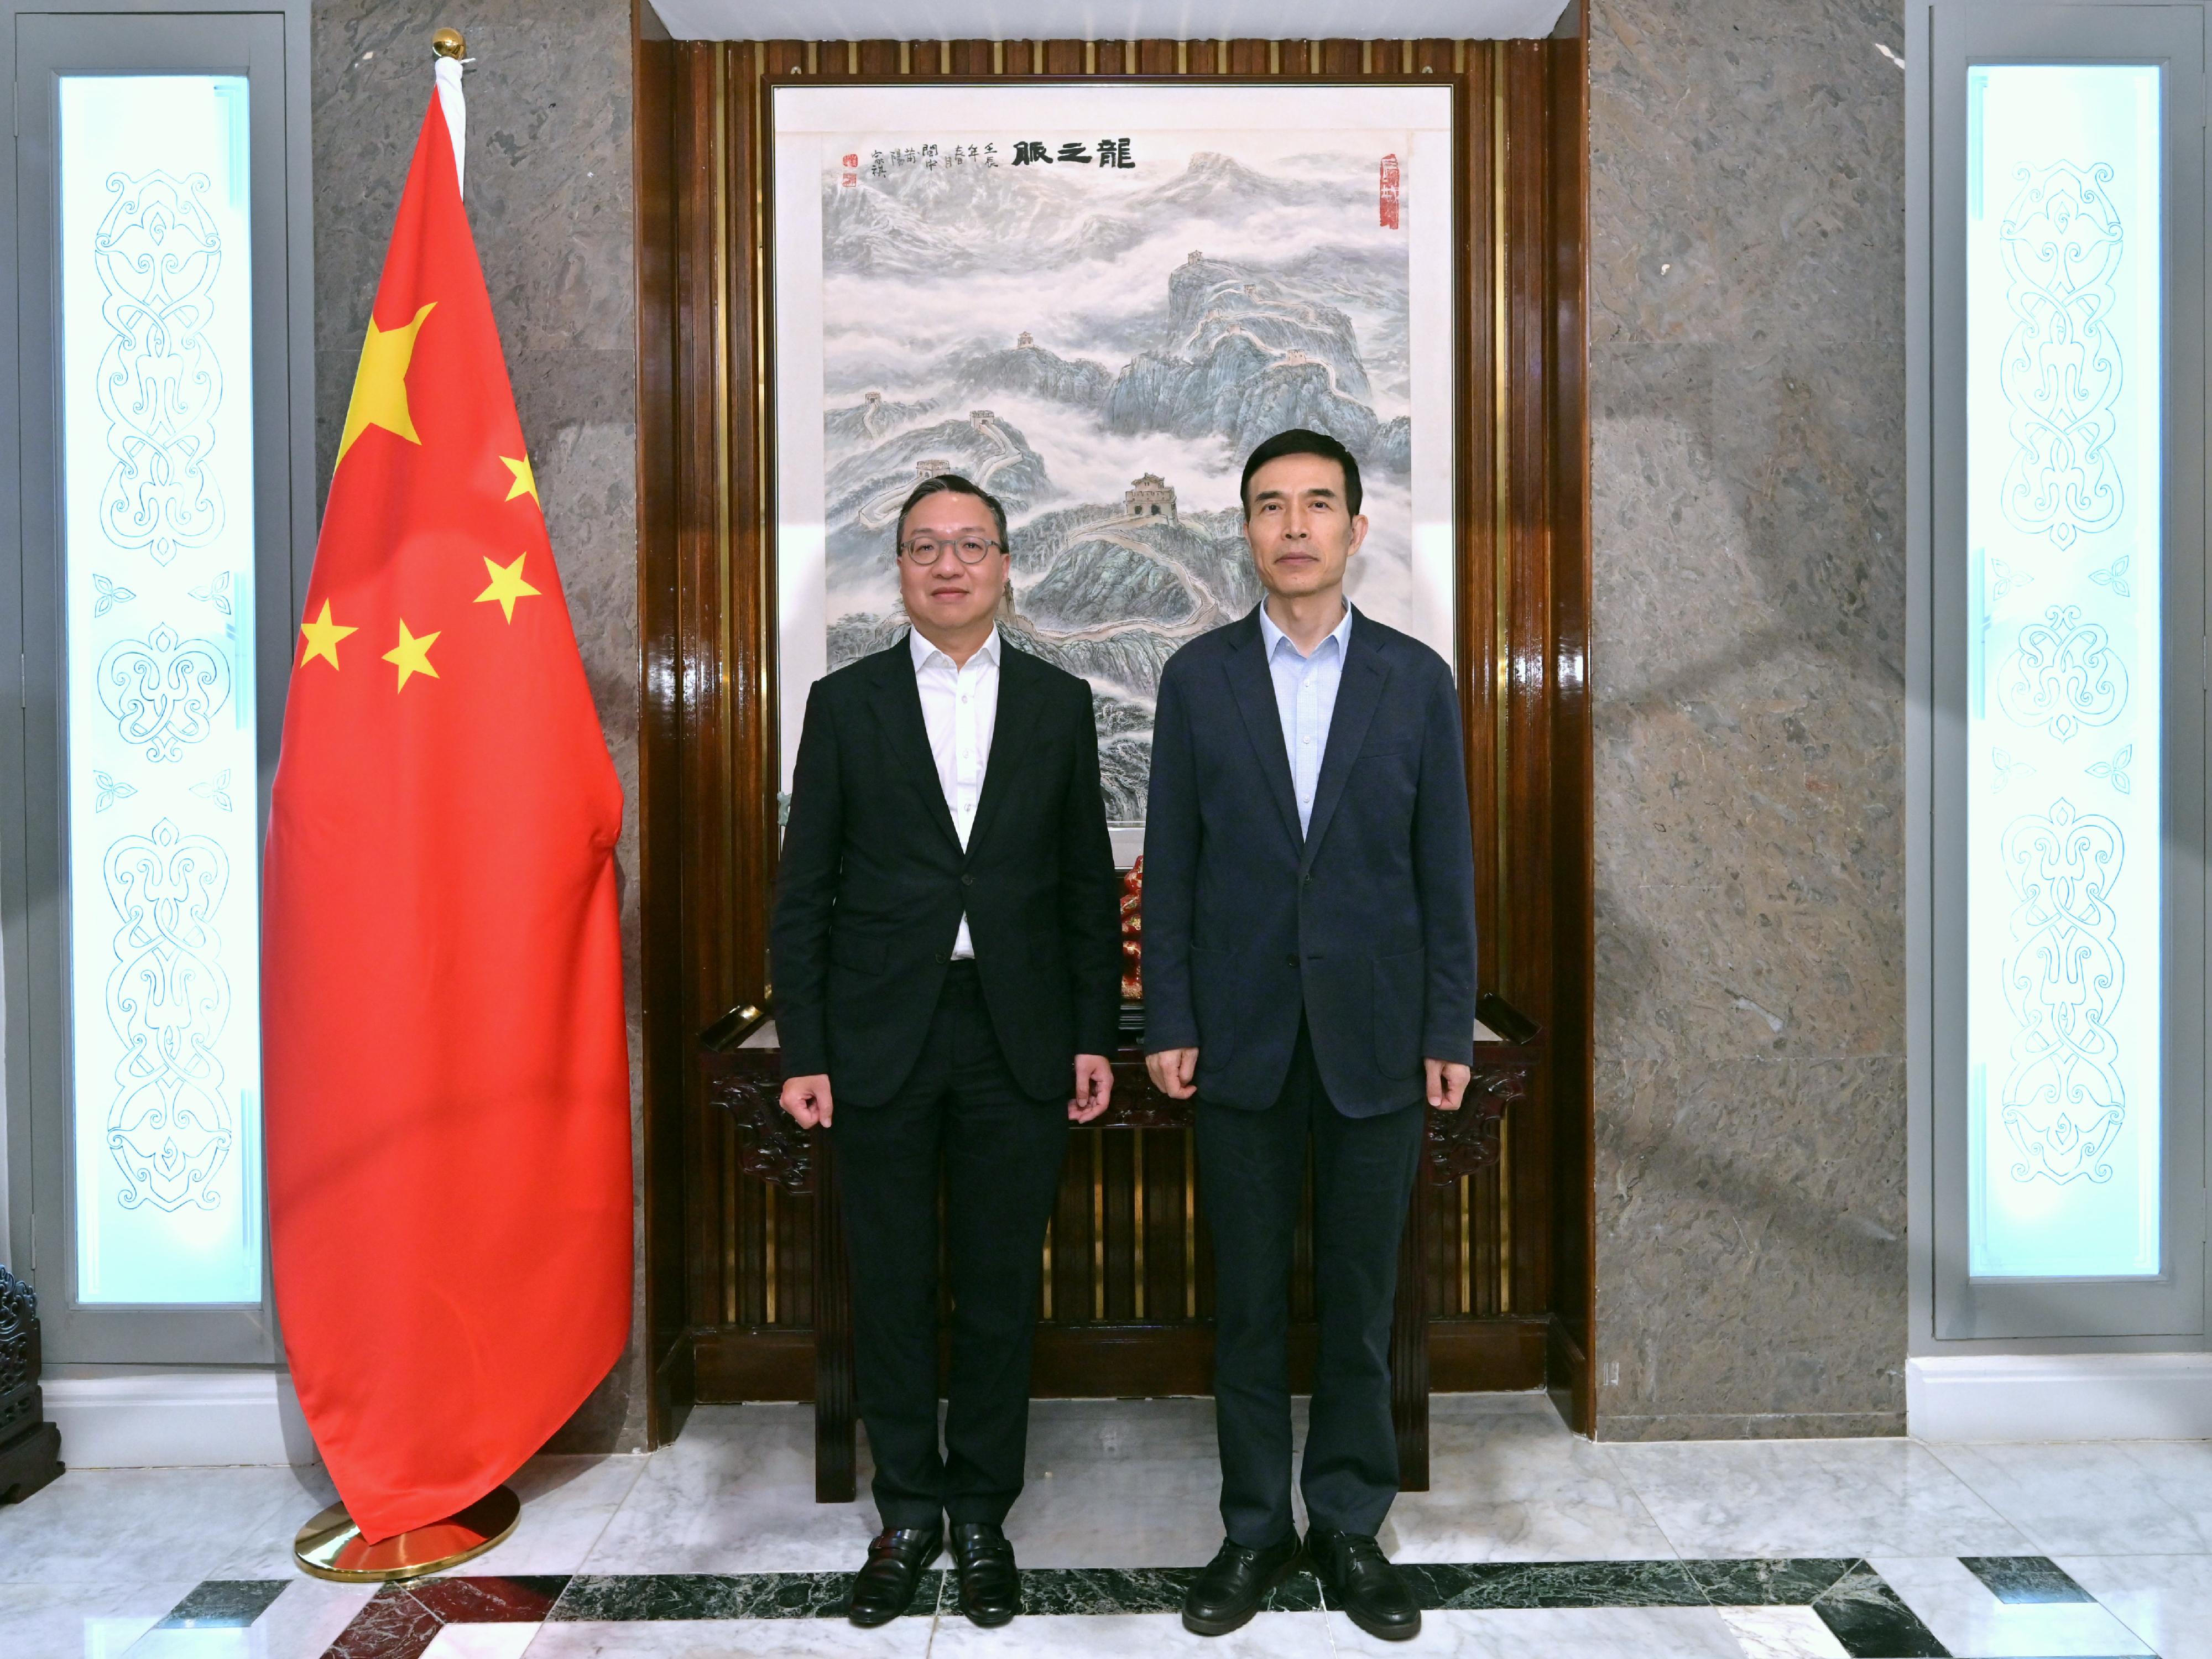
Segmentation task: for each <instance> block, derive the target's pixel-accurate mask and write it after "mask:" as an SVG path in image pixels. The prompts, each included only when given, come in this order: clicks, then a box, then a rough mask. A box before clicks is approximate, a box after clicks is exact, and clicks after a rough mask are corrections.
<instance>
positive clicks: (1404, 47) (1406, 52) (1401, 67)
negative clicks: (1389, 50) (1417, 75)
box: [1398, 40, 1413, 75]
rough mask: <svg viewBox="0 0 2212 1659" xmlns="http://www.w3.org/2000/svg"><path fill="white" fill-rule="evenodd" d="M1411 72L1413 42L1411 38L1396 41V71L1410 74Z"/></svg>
mask: <svg viewBox="0 0 2212 1659" xmlns="http://www.w3.org/2000/svg"><path fill="white" fill-rule="evenodd" d="M1398 73H1399V74H1401V75H1411V74H1412V73H1413V42H1412V41H1411V40H1401V41H1400V42H1399V43H1398Z"/></svg>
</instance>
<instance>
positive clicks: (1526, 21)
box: [652, 0, 1568, 40]
mask: <svg viewBox="0 0 2212 1659" xmlns="http://www.w3.org/2000/svg"><path fill="white" fill-rule="evenodd" d="M652 5H653V10H654V12H656V13H657V14H658V15H659V18H660V21H662V22H663V23H665V24H666V25H667V26H668V32H669V33H671V34H672V35H674V36H675V37H676V38H677V39H678V40H1533V39H1541V37H1543V36H1545V35H1547V34H1549V33H1551V32H1552V28H1553V25H1555V24H1556V23H1557V22H1558V21H1559V18H1560V16H1561V15H1563V14H1564V13H1565V11H1566V9H1567V5H1568V0H1401V3H1400V4H1397V5H1394V6H1375V5H1369V4H1362V3H1360V0H1273V3H1261V0H1219V3H1217V4H1214V5H1209V6H1206V7H1202V8H1193V7H1191V6H1190V5H1188V4H1187V3H1184V0H1031V3H1029V4H1025V5H1024V4H1016V3H1014V0H923V3H921V4H919V5H915V4H911V3H906V0H829V3H827V4H823V3H815V0H652Z"/></svg>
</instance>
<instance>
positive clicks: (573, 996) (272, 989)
mask: <svg viewBox="0 0 2212 1659" xmlns="http://www.w3.org/2000/svg"><path fill="white" fill-rule="evenodd" d="M622 808H623V800H622V788H621V786H620V784H619V783H618V782H617V781H616V778H615V771H614V766H613V763H611V761H610V760H609V758H608V756H607V750H606V744H605V741H604V740H603V739H602V738H601V737H600V734H599V718H598V715H597V714H596V713H595V712H594V710H593V708H592V698H591V693H590V690H589V688H588V687H587V685H586V683H585V678H584V667H583V663H582V661H581V660H580V658H579V656H578V654H577V651H576V639H575V634H574V630H573V629H572V628H571V627H570V625H569V621H568V607H567V605H565V604H564V603H563V601H562V595H561V580H560V574H559V573H558V572H557V571H556V569H555V568H554V565H553V555H552V550H551V546H550V544H549V542H548V541H547V539H546V534H545V520H544V515H543V513H542V512H541V510H540V507H539V504H538V487H537V483H536V481H535V480H534V479H533V477H532V474H531V469H530V459H529V453H528V451H527V450H526V449H525V447H523V441H522V428H521V425H520V422H519V421H518V420H517V419H516V417H515V412H514V397H513V392H512V391H511V390H510V389H509V386H508V383H507V365H506V362H505V360H504V359H503V357H502V356H501V352H500V343H499V334H498V331H497V329H496V328H495V325H494V324H493V321H492V313H491V300H490V296H489V295H488V294H487V293H486V292H485V290H484V282H483V270H482V269H481V267H480V266H479V265H478V264H477V253H476V244H475V242H474V241H473V240H471V237H470V234H469V227H468V221H467V219H466V217H465V216H464V214H463V212H462V209H461V196H460V182H459V174H458V172H457V170H456V167H455V164H454V155H453V140H452V138H451V137H450V136H449V134H448V131H447V125H446V122H445V120H444V119H443V118H442V117H441V114H440V112H439V106H438V102H437V100H436V98H435V95H434V96H433V99H432V102H431V108H430V112H429V114H428V117H427V118H425V120H424V121H423V124H422V136H421V137H420V138H419V139H418V140H417V141H416V146H415V159H414V162H413V164H412V166H411V167H410V168H409V169H408V173H407V187H406V193H405V194H404V196H403V197H401V199H400V204H399V217H398V224H397V226H396V227H395V228H394V229H393V231H392V246H391V250H390V252H388V254H387V255H386V259H385V264H384V276H383V280H382V282H381V283H380V285H379V287H378V289H377V295H376V307H375V311H374V315H373V317H372V319H371V320H370V323H369V326H368V341H367V343H366V344H364V345H363V347H362V355H361V364H360V368H358V370H357V371H356V375H355V379H354V387H353V401H352V403H351V404H350V405H349V407H348V409H347V410H346V422H345V432H344V435H343V437H342V438H341V439H340V440H339V443H338V459H337V472H336V473H335V475H334V476H333V477H332V479H331V493H330V503H329V506H328V507H327V509H326V510H325V514H324V519H323V529H322V538H321V540H320V542H319V544H318V545H317V547H316V550H315V570H314V576H313V580H311V581H310V582H309V584H308V587H307V609H306V613H305V620H304V622H303V623H302V625H301V629H300V639H299V642H298V647H297V649H296V651H295V653H294V657H293V667H292V681H291V691H290V696H289V702H288V704H287V707H286V710H285V716H284V745H283V758H282V760H281V761H280V762H279V763H278V766H277V769H276V787H275V793H274V798H273V802H272V805H271V809H270V823H269V847H268V859H267V866H266V875H265V882H266V891H265V916H264V924H263V951H264V958H263V968H264V972H263V984H264V987H265V988H264V993H263V1003H262V1018H263V1038H262V1042H263V1055H264V1067H265V1084H264V1088H265V1095H266V1100H267V1121H268V1129H267V1134H268V1149H269V1208H270V1236H271V1243H272V1247H273V1250H274V1255H275V1261H276V1302H277V1310H278V1312H279V1314H280V1315H281V1316H282V1318H283V1331H284V1345H285V1348H286V1350H287V1352H288V1354H289V1359H290V1364H291V1368H292V1376H293V1380H294V1382H295V1384H296V1385H297V1387H298V1389H299V1394H300V1403H301V1406H302V1407H304V1408H305V1410H306V1413H307V1423H308V1425H309V1427H310V1428H312V1429H313V1431H314V1436H315V1441H316V1443H317V1444H318V1445H319V1447H320V1448H321V1449H322V1453H323V1455H324V1458H325V1461H326V1462H327V1463H328V1465H329V1468H330V1471H331V1478H332V1480H335V1481H336V1482H337V1489H338V1495H339V1496H340V1497H341V1498H343V1500H344V1502H345V1504H346V1507H347V1509H348V1510H349V1511H350V1512H351V1514H352V1516H353V1519H354V1521H355V1522H356V1523H357V1524H358V1525H359V1527H360V1528H361V1530H362V1534H364V1535H365V1536H366V1537H368V1539H370V1540H372V1541H375V1540H380V1539H383V1538H386V1537H389V1536H391V1535H392V1534H394V1533H398V1532H404V1531H406V1530H408V1529H409V1528H414V1527H419V1526H422V1525H424V1524H425V1523H427V1522H433V1521H436V1520H440V1519H441V1518H443V1517H444V1516H447V1515H450V1514H452V1513H453V1511H455V1510H459V1509H462V1508H465V1506H466V1505H468V1504H471V1503H473V1502H474V1501H475V1500H476V1499H477V1498H481V1497H483V1495H484V1494H485V1493H487V1492H490V1491H491V1490H492V1489H493V1488H495V1486H498V1485H499V1484H500V1482H501V1481H502V1480H506V1479H507V1476H508V1475H510V1474H513V1472H514V1471H515V1469H516V1468H518V1467H520V1464H521V1463H522V1462H523V1460H524V1459H525V1458H526V1457H528V1456H529V1455H531V1454H532V1452H534V1451H536V1450H537V1449H538V1447H539V1446H540V1445H541V1444H543V1443H544V1441H545V1440H546V1438H547V1437H549V1436H550V1435H551V1434H552V1432H553V1431H555V1430H556V1429H557V1428H559V1427H560V1426H561V1425H562V1422H563V1421H564V1420H565V1419H567V1418H568V1415H569V1414H570V1413H572V1412H573V1411H574V1409H575V1408H576V1407H577V1406H578V1405H579V1404H580V1403H581V1401H583V1400H584V1398H585V1396H586V1395H588V1394H589V1393H590V1392H591V1390H592V1388H593V1387H594V1386H595V1385H596V1384H597V1383H599V1380H600V1379H601V1378H602V1377H603V1376H605V1375H606V1373H607V1371H608V1370H609V1368H610V1367H611V1366H612V1365H613V1364H614V1363H615V1361H616V1359H617V1358H618V1357H619V1356H620V1354H621V1352H622V1349H623V1341H624V1339H625V1337H626V1335H627V1334H628V1331H629V1309H630V1146H629V1055H628V1044H627V1039H626V1035H625V1028H624V1024H623V977H622V947H621V940H620V935H619V933H618V931H617V921H616V900H615V869H614V844H615V836H616V832H617V829H619V827H620V825H621V823H622Z"/></svg>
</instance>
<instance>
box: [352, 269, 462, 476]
mask: <svg viewBox="0 0 2212 1659" xmlns="http://www.w3.org/2000/svg"><path fill="white" fill-rule="evenodd" d="M437 303H438V302H437V301H435V300H433V301H431V302H430V303H429V305H426V306H424V307H422V310H420V311H418V312H416V313H415V320H414V321H413V322H411V323H407V324H404V325H401V326H400V327H398V328H391V329H385V328H379V327H378V326H377V325H376V319H375V318H374V317H371V318H370V319H368V338H367V339H366V340H364V341H362V345H361V362H360V364H359V365H358V366H357V367H356V368H355V369H354V372H353V401H352V402H351V403H349V404H347V405H346V419H345V431H344V433H343V435H341V436H340V437H339V439H338V459H339V461H341V462H343V460H344V459H345V458H346V451H348V450H349V449H351V448H352V447H353V441H354V440H355V439H356V438H358V437H359V436H361V435H362V433H364V432H366V431H368V429H369V428H371V427H373V426H380V427H382V428H384V429H385V430H386V432H394V433H397V434H398V435H399V436H401V437H403V438H404V439H406V440H407V441H408V442H409V443H410V444H419V443H421V442H422V440H421V439H420V438H418V437H416V435H415V419H414V416H411V415H410V414H409V413H408V410H407V366H408V365H409V364H410V363H411V362H414V360H415V336H416V333H417V332H418V331H420V330H421V329H422V319H424V318H425V317H427V316H428V315H429V314H430V313H431V310H432V309H433V308H434V307H435V306H436V305H437Z"/></svg>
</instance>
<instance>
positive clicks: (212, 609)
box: [58, 75, 262, 1304]
mask: <svg viewBox="0 0 2212 1659" xmlns="http://www.w3.org/2000/svg"><path fill="white" fill-rule="evenodd" d="M59 90H60V111H59V113H60V145H59V162H60V180H59V186H60V187H59V191H58V196H59V202H60V207H61V213H60V237H61V268H60V276H61V295H62V305H61V332H62V342H63V346H62V386H63V395H62V409H61V415H62V454H63V489H64V537H65V542H64V552H65V568H66V572H67V575H66V584H67V592H66V597H65V605H66V612H65V614H66V617H67V622H66V629H67V635H66V638H67V660H68V666H67V674H68V711H69V760H68V776H69V783H68V789H69V892H68V914H69V949H70V1041H71V1053H72V1058H73V1063H74V1072H73V1081H74V1088H75V1093H74V1098H73V1101H72V1110H73V1113H74V1123H75V1151H76V1249H77V1294H78V1298H79V1300H80V1301H82V1302H88V1303H153V1304H188V1303H239V1302H258V1301H259V1300H260V1299H261V1258H262V1241H261V1229H262V1186H261V1075H260V1052H261V1035H260V1018H259V1016H260V981H259V975H258V959H259V953H260V937H259V934H260V925H259V890H260V877H259V861H258V842H259V836H258V808H257V800H258V796H257V792H256V774H255V747H256V745H255V732H254V724H255V722H254V706H255V700H254V684H253V681H254V675H253V646H254V641H253V465H252V462H253V455H252V403H251V392H252V311H251V305H250V300H251V287H250V283H249V280H248V277H249V272H248V270H247V251H248V247H249V242H248V237H247V200H248V196H247V159H248V150H247V140H246V81H245V79H244V78H243V77H242V76H204V75H202V76H64V77H63V78H62V80H61V82H60V88H59Z"/></svg>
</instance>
